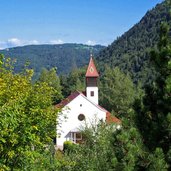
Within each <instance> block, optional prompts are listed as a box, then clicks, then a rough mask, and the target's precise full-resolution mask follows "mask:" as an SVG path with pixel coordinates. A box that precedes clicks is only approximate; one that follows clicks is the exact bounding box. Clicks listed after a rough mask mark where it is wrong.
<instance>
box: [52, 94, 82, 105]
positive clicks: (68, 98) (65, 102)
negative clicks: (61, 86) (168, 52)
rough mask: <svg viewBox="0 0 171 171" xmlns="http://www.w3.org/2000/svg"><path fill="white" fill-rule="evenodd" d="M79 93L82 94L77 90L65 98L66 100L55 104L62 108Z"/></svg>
mask: <svg viewBox="0 0 171 171" xmlns="http://www.w3.org/2000/svg"><path fill="white" fill-rule="evenodd" d="M79 94H80V92H78V91H75V92H74V93H71V94H70V95H69V96H68V97H67V98H65V99H64V100H62V101H61V102H60V103H59V104H57V105H55V106H56V107H57V108H62V107H64V106H66V105H67V104H68V103H69V102H71V101H72V100H73V99H75V98H76V97H77V96H78V95H79Z"/></svg>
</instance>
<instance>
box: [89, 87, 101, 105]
mask: <svg viewBox="0 0 171 171" xmlns="http://www.w3.org/2000/svg"><path fill="white" fill-rule="evenodd" d="M86 96H87V98H88V99H90V100H91V101H92V102H94V103H95V104H98V102H99V95H98V87H86Z"/></svg>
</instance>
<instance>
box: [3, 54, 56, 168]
mask: <svg viewBox="0 0 171 171" xmlns="http://www.w3.org/2000/svg"><path fill="white" fill-rule="evenodd" d="M10 63H11V61H10V59H6V60H5V59H4V58H3V56H2V55H0V130H1V134H0V170H17V169H18V170H33V169H34V168H33V165H36V164H37V165H40V162H41V160H42V159H43V158H44V157H43V156H44V155H45V154H46V153H47V154H48V151H49V148H48V147H49V146H48V145H49V143H51V142H52V138H53V137H54V136H55V128H56V117H57V111H56V110H55V109H54V108H53V107H52V97H53V89H52V87H50V86H48V84H47V83H41V84H40V83H35V84H32V83H31V78H32V75H33V71H32V70H28V69H25V72H23V73H19V74H14V72H13V69H10V68H12V66H11V64H10ZM49 162H50V161H49ZM47 163H48V161H47Z"/></svg>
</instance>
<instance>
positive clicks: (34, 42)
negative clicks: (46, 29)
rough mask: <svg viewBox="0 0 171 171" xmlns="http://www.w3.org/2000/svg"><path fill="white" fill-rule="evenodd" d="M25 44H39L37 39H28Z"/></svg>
mask: <svg viewBox="0 0 171 171" xmlns="http://www.w3.org/2000/svg"><path fill="white" fill-rule="evenodd" d="M26 44H28V45H38V44H39V41H38V40H30V41H28V43H26Z"/></svg>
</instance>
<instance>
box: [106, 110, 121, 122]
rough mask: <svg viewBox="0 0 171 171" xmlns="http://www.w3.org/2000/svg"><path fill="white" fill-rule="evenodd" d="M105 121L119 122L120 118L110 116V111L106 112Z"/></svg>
mask: <svg viewBox="0 0 171 171" xmlns="http://www.w3.org/2000/svg"><path fill="white" fill-rule="evenodd" d="M106 122H107V123H117V124H121V120H120V119H118V118H117V117H115V116H112V115H111V113H110V112H107V113H106Z"/></svg>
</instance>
